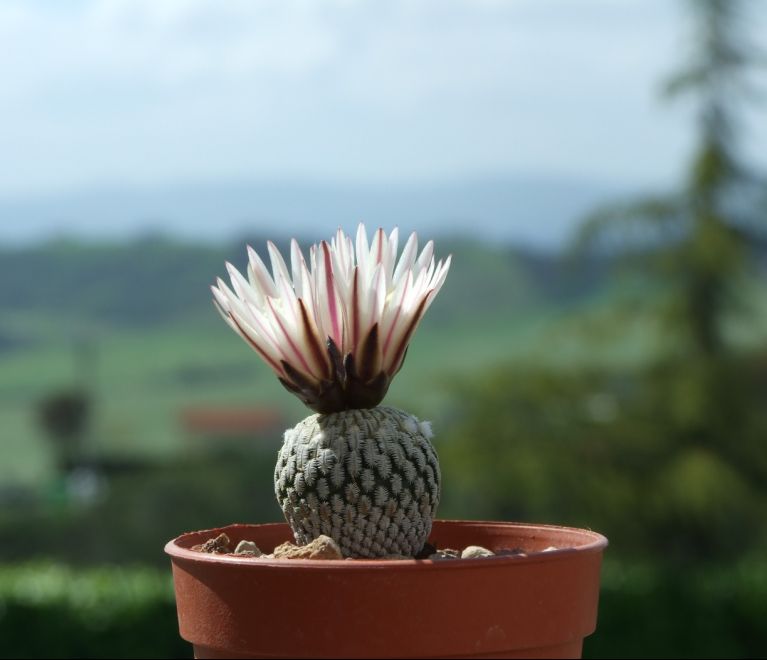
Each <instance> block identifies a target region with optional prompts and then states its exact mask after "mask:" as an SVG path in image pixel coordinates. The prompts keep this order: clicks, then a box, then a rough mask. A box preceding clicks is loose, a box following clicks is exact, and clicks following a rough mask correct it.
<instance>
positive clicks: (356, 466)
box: [274, 406, 440, 557]
mask: <svg viewBox="0 0 767 660" xmlns="http://www.w3.org/2000/svg"><path fill="white" fill-rule="evenodd" d="M431 435H432V433H431V427H430V425H429V423H428V422H419V421H418V419H417V418H416V417H414V416H413V415H410V414H408V413H405V412H403V411H401V410H397V409H396V408H389V407H384V406H379V407H376V408H371V409H358V410H344V411H342V412H336V413H331V414H327V415H322V414H316V415H311V416H309V417H307V418H306V419H304V420H303V421H302V422H300V423H299V424H298V425H297V426H296V427H295V428H293V429H289V430H288V431H286V432H285V440H284V444H283V446H282V448H281V449H280V452H279V456H278V460H277V466H276V468H275V472H274V482H275V483H274V487H275V494H276V496H277V500H278V502H279V504H280V506H281V507H282V510H283V513H284V514H285V518H286V520H287V521H288V523H289V524H290V526H291V528H292V530H293V533H294V535H295V538H296V542H297V543H299V544H306V543H309V542H311V541H312V540H313V539H315V538H317V537H318V536H320V535H321V534H325V535H327V536H330V537H332V538H333V539H335V541H336V542H337V543H338V544H339V546H340V547H341V550H342V552H343V554H344V555H345V556H347V557H385V556H387V555H401V556H406V557H412V556H414V555H416V554H417V553H418V552H420V550H421V549H422V548H423V546H424V544H425V543H426V540H427V539H428V537H429V533H430V532H431V524H432V519H433V518H434V515H435V513H436V509H437V505H438V504H439V497H440V471H439V463H438V461H437V455H436V452H435V451H434V447H433V446H432V444H431V442H430V438H431Z"/></svg>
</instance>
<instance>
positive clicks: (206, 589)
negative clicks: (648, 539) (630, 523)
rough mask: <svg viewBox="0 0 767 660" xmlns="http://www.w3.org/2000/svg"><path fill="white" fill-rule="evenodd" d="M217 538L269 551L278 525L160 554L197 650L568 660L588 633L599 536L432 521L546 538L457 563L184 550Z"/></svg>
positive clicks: (453, 532) (239, 529) (460, 531)
mask: <svg viewBox="0 0 767 660" xmlns="http://www.w3.org/2000/svg"><path fill="white" fill-rule="evenodd" d="M221 532H226V534H227V535H228V536H229V538H230V539H231V540H232V541H233V542H234V543H235V544H236V543H237V542H239V541H241V540H243V539H247V540H251V541H255V542H256V544H257V545H258V546H259V547H260V548H261V549H262V550H263V551H264V552H271V551H272V550H273V549H274V547H276V546H277V545H279V544H280V543H282V542H284V541H288V540H290V541H292V535H291V532H290V530H289V528H288V526H287V525H286V524H268V525H231V526H229V527H223V528H221V529H216V530H207V531H201V532H192V533H189V534H183V535H181V536H179V537H178V538H177V539H175V540H173V541H171V542H169V543H168V544H167V545H166V546H165V551H166V552H167V553H168V554H169V555H170V556H171V558H172V562H173V577H174V582H175V588H176V603H177V607H178V619H179V628H180V631H181V636H182V637H183V638H184V639H186V640H188V641H189V642H191V643H192V644H193V645H194V653H195V657H197V658H246V657H247V658H265V657H269V658H296V657H314V658H352V657H354V658H365V657H375V658H428V657H438V658H439V657H442V658H444V657H482V658H502V657H505V658H523V657H524V658H577V657H580V654H581V646H582V643H583V638H584V637H586V636H587V635H589V634H591V633H592V632H594V629H595V626H596V618H597V601H598V598H599V570H600V565H601V562H602V552H603V550H604V548H605V547H606V545H607V539H605V538H604V537H603V536H601V535H600V534H596V533H594V532H590V531H586V530H580V529H572V528H568V527H551V526H543V525H522V524H515V523H499V522H469V521H437V522H435V523H434V527H433V530H432V534H431V537H430V538H431V540H432V542H434V543H435V544H436V545H437V546H438V547H440V548H464V547H466V546H468V545H481V546H484V547H487V548H490V549H492V550H500V549H503V548H517V547H519V548H523V549H525V550H526V551H528V552H534V551H540V550H543V549H544V548H547V547H549V546H556V547H558V548H563V549H560V550H555V551H549V552H542V553H541V552H539V553H537V554H531V555H528V556H526V557H524V556H517V557H515V556H500V557H491V558H486V559H461V560H442V561H430V560H401V561H390V560H355V561H340V560H339V561H327V560H325V561H311V560H262V559H258V560H257V559H244V558H239V557H235V556H231V555H212V554H203V553H199V552H195V551H193V550H190V548H191V547H192V546H194V545H196V544H198V543H202V542H204V541H206V540H207V539H209V538H211V537H213V536H215V535H217V534H219V533H221Z"/></svg>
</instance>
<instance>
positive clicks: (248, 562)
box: [164, 520, 608, 571]
mask: <svg viewBox="0 0 767 660" xmlns="http://www.w3.org/2000/svg"><path fill="white" fill-rule="evenodd" d="M445 524H447V525H456V524H457V525H460V526H462V527H469V528H470V527H488V526H491V527H503V528H505V529H511V528H514V529H520V530H540V531H541V532H542V533H545V532H560V533H567V534H572V535H574V536H578V537H581V538H582V539H583V543H579V544H578V545H576V546H573V547H563V548H557V549H556V550H548V551H545V552H543V551H539V552H535V553H533V554H529V555H496V556H493V557H481V558H476V559H461V560H460V561H453V560H432V559H354V560H351V561H346V560H343V559H289V560H286V559H254V558H244V557H238V556H236V555H220V554H212V553H210V554H209V553H203V552H198V551H196V550H191V549H190V548H188V547H184V545H182V543H183V541H184V539H185V538H186V537H189V536H191V535H198V534H206V533H210V534H211V535H212V534H214V533H215V534H221V533H226V532H227V531H228V530H235V529H243V528H254V529H265V528H271V529H274V528H276V527H287V524H286V523H279V522H271V523H260V524H253V523H233V524H230V525H226V526H224V527H217V528H213V529H205V530H197V531H192V532H186V533H184V534H181V535H179V536H177V537H176V538H174V539H172V540H171V541H168V543H166V544H165V548H164V550H165V552H166V554H168V555H170V556H171V558H173V559H185V560H189V561H192V562H198V563H203V564H231V565H234V566H242V567H248V568H251V569H252V570H271V569H283V570H284V569H293V570H304V571H311V570H324V571H327V570H333V571H369V570H379V571H380V570H385V569H387V568H388V569H393V568H396V569H397V570H436V571H443V570H451V571H453V570H461V569H462V568H471V569H476V568H478V567H485V568H487V569H490V570H492V569H493V568H498V567H499V566H503V565H507V564H535V563H541V562H551V561H559V560H561V559H563V558H566V557H571V556H573V555H579V554H591V553H599V552H602V551H603V550H604V549H605V548H606V547H607V545H608V540H607V538H606V537H605V536H603V535H602V534H600V533H598V532H594V531H592V530H590V529H585V528H578V527H567V526H563V525H548V524H536V523H518V522H506V521H492V520H435V521H434V525H435V526H436V527H439V526H441V525H445ZM433 531H434V527H432V532H433Z"/></svg>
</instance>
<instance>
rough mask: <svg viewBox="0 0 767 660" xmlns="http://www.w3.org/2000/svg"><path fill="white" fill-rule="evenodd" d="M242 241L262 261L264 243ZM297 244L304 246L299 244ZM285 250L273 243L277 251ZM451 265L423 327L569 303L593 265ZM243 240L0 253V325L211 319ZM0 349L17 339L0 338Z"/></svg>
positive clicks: (473, 249) (490, 261) (488, 260)
mask: <svg viewBox="0 0 767 660" xmlns="http://www.w3.org/2000/svg"><path fill="white" fill-rule="evenodd" d="M248 243H250V244H251V245H253V246H254V247H256V249H258V250H259V251H260V252H262V256H264V257H265V259H266V255H264V254H263V250H264V246H265V245H264V244H265V239H263V238H261V237H252V238H251V239H250V240H249V241H248ZM303 244H304V245H306V243H303ZM284 247H285V244H283V248H284ZM448 254H453V267H452V271H451V274H450V277H449V280H450V286H446V287H445V288H444V289H443V292H442V293H441V295H440V301H439V304H438V305H435V306H434V308H433V311H431V312H430V314H429V315H428V317H427V318H428V319H429V321H430V322H439V321H440V319H441V320H444V319H454V318H461V317H464V316H467V315H471V314H479V315H481V316H487V315H493V314H496V313H497V314H505V313H508V311H509V310H521V309H530V308H538V307H541V306H545V305H549V304H556V305H559V304H561V303H563V302H567V301H572V300H576V299H578V298H581V297H583V296H585V295H588V293H589V292H591V291H593V289H594V288H595V287H596V286H597V282H598V280H599V273H600V272H601V270H602V267H601V266H600V265H599V264H596V263H589V264H585V265H584V264H581V266H580V267H579V268H578V269H574V268H572V267H571V266H569V265H568V264H567V263H566V262H564V261H562V260H561V259H560V258H558V257H555V256H551V255H549V254H547V253H540V252H534V251H531V250H526V249H521V248H512V247H509V246H506V245H495V246H492V245H488V244H486V243H481V242H478V241H474V240H466V239H459V238H451V239H445V240H440V241H438V243H437V256H439V257H441V256H447V255H448ZM245 260H246V251H245V242H237V243H233V244H227V245H204V244H190V243H181V242H177V241H173V240H170V239H165V238H145V239H141V240H135V241H131V242H129V243H111V244H84V243H80V242H77V241H71V240H60V241H53V242H49V243H46V244H42V245H38V246H33V247H27V248H13V249H9V248H5V249H2V250H0V282H2V285H0V312H2V313H3V314H0V328H2V325H3V316H4V315H5V314H7V313H9V312H17V313H22V312H23V313H26V314H29V313H32V312H35V311H38V312H40V313H43V314H44V315H46V316H50V315H59V316H61V317H65V318H72V317H79V318H82V319H91V320H94V321H98V322H99V323H102V324H107V325H109V326H114V327H147V326H155V325H161V324H164V323H167V322H175V321H183V320H185V319H190V318H195V319H196V318H199V317H202V318H211V317H212V316H215V315H211V313H210V312H211V309H210V298H211V296H210V293H209V291H208V287H209V286H210V284H212V283H213V282H214V280H215V278H216V276H225V275H226V270H225V266H224V263H225V261H231V262H233V263H234V264H235V265H237V266H238V267H240V268H244V266H245ZM5 341H6V343H7V344H9V345H12V344H13V342H22V343H23V338H19V337H16V338H14V337H11V336H6V339H5Z"/></svg>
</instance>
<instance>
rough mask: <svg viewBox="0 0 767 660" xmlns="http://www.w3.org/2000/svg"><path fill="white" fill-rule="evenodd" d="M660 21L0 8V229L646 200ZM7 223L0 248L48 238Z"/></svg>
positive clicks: (624, 3) (85, 3)
mask: <svg viewBox="0 0 767 660" xmlns="http://www.w3.org/2000/svg"><path fill="white" fill-rule="evenodd" d="M680 6H681V5H680V3H679V2H675V1H673V0H387V1H386V2H380V1H376V0H227V2H216V1H214V0H162V1H157V0H98V1H96V0H70V1H68V2H59V1H56V0H38V1H34V2H30V1H28V0H3V2H2V3H0V80H2V81H3V82H2V84H1V85H0V212H1V211H2V208H3V207H2V203H3V202H6V203H7V202H13V204H14V206H13V208H16V209H18V208H23V207H24V203H26V201H29V202H30V203H32V202H39V200H41V199H50V200H53V201H54V202H56V200H61V202H60V203H61V204H62V205H66V204H69V203H71V204H74V205H75V206H72V208H65V209H63V210H62V213H63V215H68V216H70V217H74V216H77V214H78V207H76V202H74V201H71V200H75V199H79V200H82V199H83V196H87V195H88V194H90V192H93V193H94V194H96V193H100V192H103V191H104V190H114V189H119V190H139V191H146V190H157V189H162V188H163V187H172V186H185V185H186V186H189V185H192V186H196V185H202V186H206V185H215V184H224V183H227V182H231V181H237V182H241V183H242V182H245V183H247V182H251V181H252V182H254V183H256V182H258V183H263V182H270V181H275V182H285V181H302V182H310V183H318V182H319V183H322V182H327V183H329V184H333V185H337V184H343V185H347V186H349V185H362V186H371V185H372V186H388V185H393V186H395V187H396V185H401V184H406V185H414V184H419V183H423V184H432V183H434V182H446V181H447V182H450V181H464V180H480V179H483V178H492V179H495V180H498V179H503V178H504V177H538V178H546V177H550V178H556V179H558V180H568V181H570V180H571V181H582V182H584V184H585V185H593V186H596V187H607V188H609V187H615V188H626V187H629V188H641V187H652V186H658V185H662V186H667V185H668V184H669V182H670V181H676V180H678V178H679V176H680V173H681V171H682V168H683V167H684V163H685V158H686V157H687V155H688V154H689V151H690V148H691V144H692V133H691V127H690V111H689V108H685V107H684V105H683V104H675V105H669V104H667V103H662V102H661V101H660V100H659V99H658V90H659V87H660V84H661V82H662V80H663V77H664V76H665V75H666V74H667V73H668V72H669V71H670V70H672V69H673V68H674V67H675V66H676V63H678V62H679V60H680V58H681V57H683V56H684V53H685V52H686V50H687V47H688V44H689V31H688V30H687V29H686V28H685V25H684V23H683V21H682V15H681V11H680ZM749 143H750V145H751V148H752V150H753V151H754V153H755V154H759V153H764V152H765V150H764V149H763V147H764V146H765V145H767V130H763V131H761V132H759V130H757V129H754V136H753V139H752V140H749ZM67 200H70V201H69V202H68V201H67ZM149 212H150V211H147V210H146V209H144V210H142V213H144V214H145V215H146V213H149ZM30 213H31V212H30ZM83 213H84V211H83ZM20 218H21V219H22V220H23V218H24V213H20V215H18V216H15V217H13V218H11V217H9V216H8V215H7V214H5V217H3V215H0V238H1V237H3V236H6V237H7V236H11V235H13V233H14V232H23V231H24V226H25V224H29V225H30V226H31V224H34V222H37V223H38V224H39V225H40V226H39V228H40V229H41V230H42V229H45V227H47V226H48V225H46V222H48V223H49V224H50V226H51V227H52V226H53V224H54V221H53V219H50V218H49V220H46V219H45V218H43V217H42V216H36V219H32V220H30V223H24V222H23V221H22V222H20V221H19V219H20ZM30 218H32V216H31V215H30ZM114 222H115V223H117V224H119V225H120V226H121V227H129V226H131V223H138V222H139V218H138V217H136V218H133V219H131V216H130V213H128V214H124V215H123V216H121V217H120V218H116V219H115V220H114ZM510 222H512V223H513V220H510ZM137 226H138V225H137Z"/></svg>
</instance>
